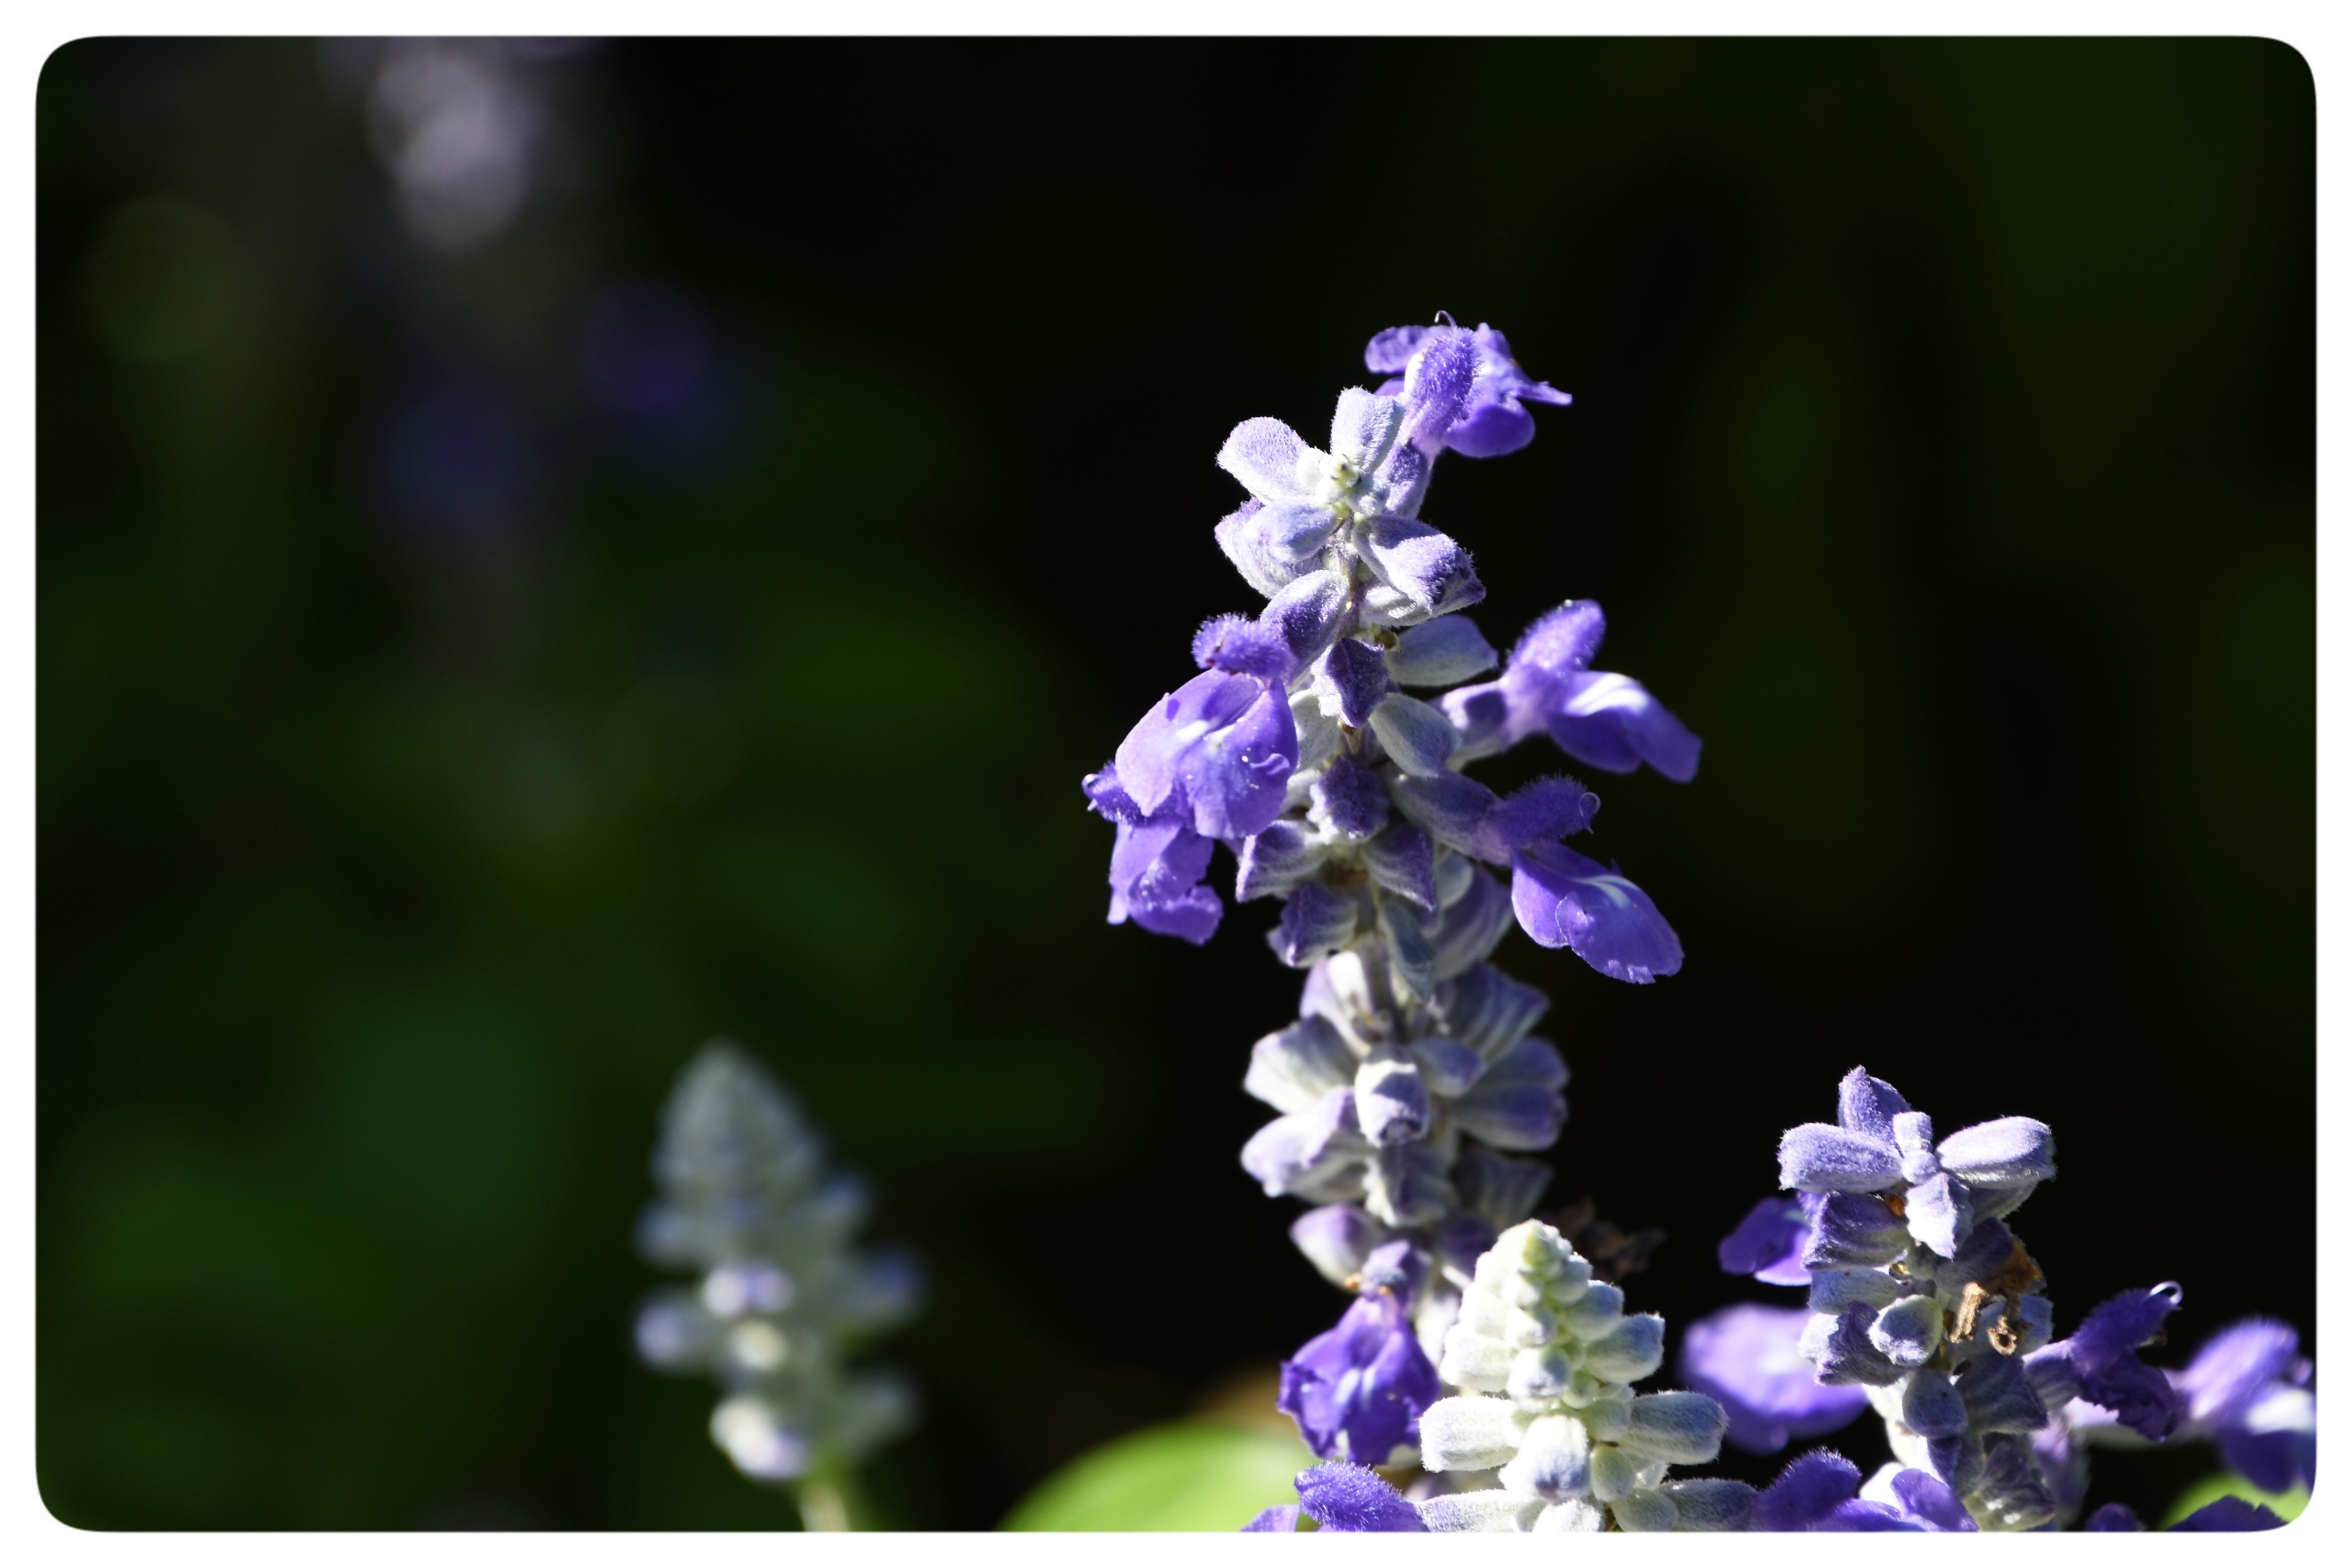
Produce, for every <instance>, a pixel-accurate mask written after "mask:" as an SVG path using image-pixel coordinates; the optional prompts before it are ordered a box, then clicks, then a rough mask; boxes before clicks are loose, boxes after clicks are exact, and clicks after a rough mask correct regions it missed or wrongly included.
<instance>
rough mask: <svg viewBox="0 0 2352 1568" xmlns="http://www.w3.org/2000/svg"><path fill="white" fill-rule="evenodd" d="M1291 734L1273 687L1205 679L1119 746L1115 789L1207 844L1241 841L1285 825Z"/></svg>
mask: <svg viewBox="0 0 2352 1568" xmlns="http://www.w3.org/2000/svg"><path fill="white" fill-rule="evenodd" d="M1297 761H1298V731H1297V726H1296V725H1295V724H1294V723H1293V722H1292V720H1291V717H1290V703H1289V701H1288V700H1287V699H1286V698H1285V697H1284V695H1283V693H1282V690H1281V689H1280V688H1279V687H1277V686H1273V685H1270V684H1269V683H1267V682H1266V681H1264V680H1261V679H1258V678H1257V677H1255V676H1251V675H1232V674H1228V673H1226V672H1225V671H1223V670H1221V669H1211V670H1204V671H1202V673H1201V674H1199V675H1197V676H1194V677H1193V678H1192V679H1191V680H1188V681H1186V682H1185V683H1184V684H1183V685H1182V686H1181V687H1179V688H1177V689H1175V690H1174V691H1172V692H1171V693H1170V694H1169V695H1168V696H1167V697H1166V698H1164V699H1162V700H1161V701H1160V703H1159V705H1158V706H1156V707H1154V708H1153V709H1152V710H1151V711H1150V712H1149V713H1147V714H1145V715H1144V716H1143V718H1142V719H1141V721H1139V722H1138V723H1137V724H1136V726H1135V728H1134V729H1133V730H1131V731H1129V732H1128V737H1127V739H1126V740H1125V741H1122V742H1119V748H1118V761H1117V765H1118V777H1119V782H1120V784H1121V785H1122V786H1123V787H1124V788H1125V789H1126V791H1127V794H1128V795H1129V798H1130V799H1132V800H1133V801H1134V802H1135V804H1136V806H1137V807H1138V808H1139V810H1141V811H1142V812H1144V813H1145V814H1147V815H1150V816H1158V815H1160V813H1161V812H1162V811H1163V810H1168V811H1175V812H1180V813H1185V814H1188V815H1189V816H1190V817H1191V819H1192V828H1193V830H1194V831H1195V832H1198V833H1200V834H1201V835H1202V836H1203V837H1209V838H1226V839H1232V838H1246V837H1250V836H1251V835H1253V834H1256V833H1262V832H1264V831H1265V829H1266V828H1267V827H1269V826H1273V823H1274V819H1275V818H1276V817H1277V816H1281V815H1282V801H1283V789H1284V786H1285V785H1286V784H1288V783H1289V782H1290V774H1291V770H1292V769H1293V768H1294V767H1295V766H1296V765H1297Z"/></svg>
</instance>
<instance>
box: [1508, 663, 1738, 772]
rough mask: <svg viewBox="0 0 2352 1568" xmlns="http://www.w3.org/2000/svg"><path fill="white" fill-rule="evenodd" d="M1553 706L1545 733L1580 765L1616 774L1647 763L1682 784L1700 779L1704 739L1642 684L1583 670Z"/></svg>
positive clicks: (1562, 686) (1568, 679)
mask: <svg viewBox="0 0 2352 1568" xmlns="http://www.w3.org/2000/svg"><path fill="white" fill-rule="evenodd" d="M1544 727H1545V728H1546V729H1547V730H1548V731H1549V732H1550V734H1551V738H1552V741H1553V742H1554V743H1555V744H1556V745H1558V746H1559V749H1560V750H1561V751H1563V752H1567V753H1568V754H1569V755H1570V756H1571V757H1574V758H1576V759H1577V760H1578V761H1579V762H1582V763H1591V765H1592V766H1594V767H1596V768H1604V769H1606V770H1608V771H1609V772H1611V773H1632V772H1633V770H1634V769H1635V768H1638V767H1640V766H1641V765H1642V764H1643V763H1649V764H1650V765H1651V766H1652V767H1654V768H1655V769H1657V770H1658V772H1660V773H1664V774H1665V775H1666V777H1668V778H1670V779H1673V780H1675V782H1676V783H1679V784H1687V783H1689V782H1690V781H1691V780H1692V779H1693V778H1695V777H1696V776H1697V773H1698V753H1699V747H1700V745H1701V742H1700V741H1699V738H1698V737H1697V736H1696V735H1694V734H1692V733H1691V732H1690V731H1689V729H1687V728H1686V727H1685V725H1684V723H1683V721H1681V720H1679V719H1677V718H1675V716H1674V714H1673V713H1671V712H1669V711H1668V710H1667V709H1666V706H1665V704H1664V703H1662V702H1660V701H1659V700H1657V699H1656V698H1654V697H1653V696H1651V695H1650V693H1649V692H1648V690H1647V689H1644V688H1643V686H1642V684H1641V683H1640V682H1639V681H1636V680H1633V679H1629V678H1627V677H1625V676H1622V675H1611V674H1604V673H1601V672H1599V671H1596V670H1580V671H1578V672H1576V673H1574V674H1571V675H1568V676H1565V677H1563V678H1562V679H1561V680H1560V682H1559V686H1558V687H1557V688H1556V689H1555V690H1554V694H1553V697H1552V706H1551V708H1550V710H1549V713H1548V715H1547V716H1546V719H1545V726H1544Z"/></svg>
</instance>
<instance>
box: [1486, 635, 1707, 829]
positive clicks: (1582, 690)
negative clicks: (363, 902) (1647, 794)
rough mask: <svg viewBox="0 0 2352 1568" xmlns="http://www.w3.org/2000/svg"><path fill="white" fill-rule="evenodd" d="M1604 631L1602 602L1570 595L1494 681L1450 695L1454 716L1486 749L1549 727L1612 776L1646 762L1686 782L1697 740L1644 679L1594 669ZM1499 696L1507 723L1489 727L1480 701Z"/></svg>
mask: <svg viewBox="0 0 2352 1568" xmlns="http://www.w3.org/2000/svg"><path fill="white" fill-rule="evenodd" d="M1605 629H1606V622H1605V621H1604V620H1603V619H1602V616H1601V606H1600V605H1597V604H1595V603H1593V602H1592V601H1591V600H1590V599H1572V600H1570V602H1569V603H1567V604H1565V605H1560V606H1559V608H1558V609H1556V610H1552V611H1550V612H1549V613H1548V614H1545V615H1543V616H1538V617H1537V618H1536V620H1535V621H1534V622H1533V623H1532V624H1531V625H1529V626H1528V629H1527V630H1526V632H1524V633H1523V634H1521V636H1520V637H1519V641H1518V646H1517V647H1514V648H1513V649H1512V650H1511V657H1510V658H1509V659H1508V660H1507V661H1506V662H1505V664H1504V667H1503V673H1502V675H1501V676H1500V678H1498V679H1495V680H1493V681H1489V682H1486V684H1484V685H1479V686H1465V687H1461V688H1459V689H1455V690H1454V691H1453V692H1450V693H1448V694H1447V696H1446V699H1445V708H1446V712H1447V716H1448V717H1450V718H1451V719H1453V721H1454V725H1455V727H1456V728H1458V729H1461V730H1462V731H1464V733H1465V736H1475V739H1474V740H1473V741H1472V742H1471V743H1472V744H1473V745H1475V746H1476V747H1477V749H1478V751H1479V752H1480V753H1482V754H1483V752H1486V751H1496V750H1500V749H1502V748H1503V747H1504V746H1510V745H1517V743H1518V742H1520V741H1522V740H1524V739H1526V738H1527V737H1528V736H1529V735H1532V734H1534V733H1536V732H1537V731H1544V732H1546V733H1548V734H1549V735H1550V736H1551V738H1552V740H1553V742H1555V743H1556V744H1557V745H1558V746H1559V749H1560V750H1561V751H1563V752H1567V753H1568V754H1569V755H1570V756H1571V757H1574V758H1576V759H1577V760H1578V761H1580V762H1583V763H1590V764H1591V765H1592V766H1593V767H1596V768H1601V769H1605V770H1607V771H1608V772H1610V773H1632V772H1633V770H1634V769H1636V768H1638V767H1640V766H1641V765H1642V764H1643V763H1649V764H1650V765H1651V766H1652V767H1654V768H1655V769H1657V770H1658V772H1660V773H1664V774H1665V775H1666V776H1667V777H1668V778H1670V779H1674V780H1676V781H1677V782H1680V783H1685V784H1686V783H1688V782H1689V781H1690V780H1691V779H1692V778H1693V777H1694V776H1695V775H1696V773H1698V753H1699V745H1700V742H1699V738H1698V737H1697V736H1696V735H1694V734H1692V733H1691V732H1690V731H1689V730H1687V729H1685V727H1684V725H1683V721H1681V720H1679V719H1677V718H1675V716H1674V714H1673V713H1671V712H1669V711H1667V710H1666V708H1665V706H1664V704H1663V703H1661V702H1659V701H1658V700H1657V699H1656V698H1654V697H1652V696H1651V695H1650V694H1649V692H1648V691H1647V690H1646V689H1644V688H1643V686H1642V685H1641V683H1640V682H1638V681H1636V680H1633V679H1630V678H1629V677H1626V676H1622V675H1615V674H1612V673H1609V672H1608V671H1605V670H1596V669H1593V668H1590V666H1591V662H1592V657H1593V655H1595V654H1596V653H1598V652H1600V651H1601V634H1602V632H1603V631H1604V630H1605ZM1489 693H1492V694H1494V695H1496V696H1499V697H1500V698H1501V700H1502V710H1501V715H1500V716H1501V720H1502V722H1501V726H1500V729H1499V731H1495V732H1492V733H1489V732H1488V729H1487V725H1486V722H1484V721H1482V720H1481V717H1480V715H1481V712H1482V711H1483V710H1482V707H1481V705H1482V703H1484V702H1486V700H1488V698H1487V694H1489Z"/></svg>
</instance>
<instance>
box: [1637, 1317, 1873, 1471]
mask: <svg viewBox="0 0 2352 1568" xmlns="http://www.w3.org/2000/svg"><path fill="white" fill-rule="evenodd" d="M1810 1318H1811V1313H1809V1312H1807V1311H1806V1310H1804V1309H1803V1308H1801V1307H1765V1306H1758V1305H1754V1304H1748V1305H1742V1306H1737V1307H1727V1308H1725V1309H1723V1310H1721V1311H1718V1312H1711V1313H1709V1314H1708V1315H1707V1316H1706V1317H1704V1318H1701V1319H1699V1320H1698V1321H1696V1322H1695V1323H1693V1324H1691V1326H1690V1327H1689V1328H1687V1329H1685V1330H1684V1331H1683V1342H1682V1349H1681V1350H1680V1351H1679V1352H1677V1353H1676V1355H1675V1372H1676V1373H1677V1374H1678V1375H1679V1376H1680V1377H1681V1378H1682V1381H1683V1383H1684V1384H1685V1385H1687V1386H1688V1387H1691V1388H1695V1389H1696V1390H1698V1392H1700V1393H1701V1394H1708V1395H1710V1396H1712V1397H1713V1398H1714V1399H1715V1401H1716V1402H1717V1404H1719V1405H1722V1406H1723V1408H1724V1409H1725V1411H1726V1412H1727V1413H1728V1414H1729V1415H1730V1417H1731V1426H1730V1429H1729V1430H1728V1432H1727V1434H1726V1440H1727V1441H1728V1442H1729V1443H1730V1444H1731V1446H1732V1447H1735V1448H1741V1449H1745V1450H1746V1451H1747V1452H1748V1453H1751V1454H1772V1453H1778V1452H1779V1451H1780V1449H1782V1448H1785V1447H1788V1446H1789V1444H1790V1442H1791V1441H1793V1440H1794V1439H1796V1438H1799V1437H1816V1436H1822V1434H1824V1433H1828V1432H1834V1431H1836V1430H1837V1429H1838V1428H1839V1427H1841V1426H1847V1425H1849V1424H1851V1423H1852V1422H1853V1419H1854V1417H1855V1416H1857V1415H1861V1414H1862V1413H1863V1412H1864V1410H1866V1409H1868V1408H1869V1406H1870V1398H1869V1395H1868V1394H1865V1393H1864V1391H1863V1390H1862V1388H1861V1387H1860V1386H1858V1385H1856V1384H1825V1383H1822V1381H1821V1380H1820V1379H1819V1378H1817V1377H1815V1376H1814V1375H1813V1364H1812V1363H1811V1362H1810V1361H1807V1360H1806V1359H1805V1355H1804V1352H1803V1349H1802V1341H1803V1337H1804V1331H1805V1324H1806V1322H1807V1321H1808V1320H1809V1319H1810Z"/></svg>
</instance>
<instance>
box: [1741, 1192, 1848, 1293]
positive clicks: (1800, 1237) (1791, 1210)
mask: <svg viewBox="0 0 2352 1568" xmlns="http://www.w3.org/2000/svg"><path fill="white" fill-rule="evenodd" d="M1821 1204H1822V1200H1821V1197H1820V1195H1819V1194H1814V1193H1801V1194H1796V1195H1795V1196H1793V1197H1774V1198H1765V1199H1763V1200H1761V1201H1760V1202H1759V1203H1758V1204H1757V1205H1756V1206H1755V1207H1754V1208H1752V1209H1749V1210H1748V1214H1747V1216H1746V1217H1745V1218H1743V1219H1742V1220H1741V1221H1740V1222H1739V1224H1738V1226H1736V1227H1735V1228H1734V1229H1733V1230H1732V1232H1731V1234H1730V1235H1729V1236H1727V1237H1724V1238H1723V1240H1722V1241H1720V1242H1719V1243H1717V1246H1716V1249H1715V1257H1716V1261H1717V1263H1719V1264H1720V1265H1722V1268H1723V1271H1724V1272H1725V1273H1726V1274H1747V1275H1752V1276H1753V1277H1754V1278H1755V1279H1758V1280H1759V1281H1761V1282H1762V1283H1764V1284H1767V1285H1809V1284H1811V1282H1812V1278H1813V1275H1812V1270H1811V1269H1809V1268H1806V1267H1805V1237H1806V1236H1807V1234H1808V1233H1809V1232H1810V1231H1811V1227H1812V1222H1813V1216H1814V1215H1815V1214H1816V1213H1817V1212H1818V1211H1819V1210H1820V1208H1821Z"/></svg>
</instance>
